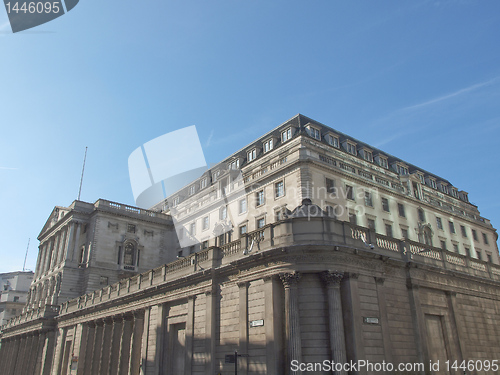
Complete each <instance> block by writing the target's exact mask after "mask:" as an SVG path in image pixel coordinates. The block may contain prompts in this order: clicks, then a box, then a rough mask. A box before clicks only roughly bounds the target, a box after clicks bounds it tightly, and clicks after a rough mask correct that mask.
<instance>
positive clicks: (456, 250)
mask: <svg viewBox="0 0 500 375" xmlns="http://www.w3.org/2000/svg"><path fill="white" fill-rule="evenodd" d="M453 251H454V252H455V253H458V245H457V244H456V243H454V244H453Z"/></svg>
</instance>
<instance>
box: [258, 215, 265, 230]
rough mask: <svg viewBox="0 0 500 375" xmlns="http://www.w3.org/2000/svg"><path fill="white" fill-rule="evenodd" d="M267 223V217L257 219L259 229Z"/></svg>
mask: <svg viewBox="0 0 500 375" xmlns="http://www.w3.org/2000/svg"><path fill="white" fill-rule="evenodd" d="M265 225H266V219H265V218H264V217H262V218H260V219H257V229H260V228H263V227H264V226H265Z"/></svg>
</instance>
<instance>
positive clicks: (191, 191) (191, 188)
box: [189, 185, 196, 195]
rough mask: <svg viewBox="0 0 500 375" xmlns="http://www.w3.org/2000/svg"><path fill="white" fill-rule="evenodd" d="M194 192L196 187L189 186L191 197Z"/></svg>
mask: <svg viewBox="0 0 500 375" xmlns="http://www.w3.org/2000/svg"><path fill="white" fill-rule="evenodd" d="M195 191H196V187H195V186H194V185H191V186H190V187H189V195H193V194H194V193H195Z"/></svg>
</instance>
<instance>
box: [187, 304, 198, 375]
mask: <svg viewBox="0 0 500 375" xmlns="http://www.w3.org/2000/svg"><path fill="white" fill-rule="evenodd" d="M195 302H196V296H189V297H188V303H187V309H188V311H187V317H186V364H185V366H184V370H185V372H186V374H191V372H192V366H193V342H194V309H195Z"/></svg>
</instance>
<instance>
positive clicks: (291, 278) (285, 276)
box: [280, 271, 300, 289]
mask: <svg viewBox="0 0 500 375" xmlns="http://www.w3.org/2000/svg"><path fill="white" fill-rule="evenodd" d="M280 279H281V282H282V283H283V286H284V287H285V289H286V288H292V287H296V286H297V284H298V283H299V279H300V273H299V272H298V271H295V272H284V273H280Z"/></svg>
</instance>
